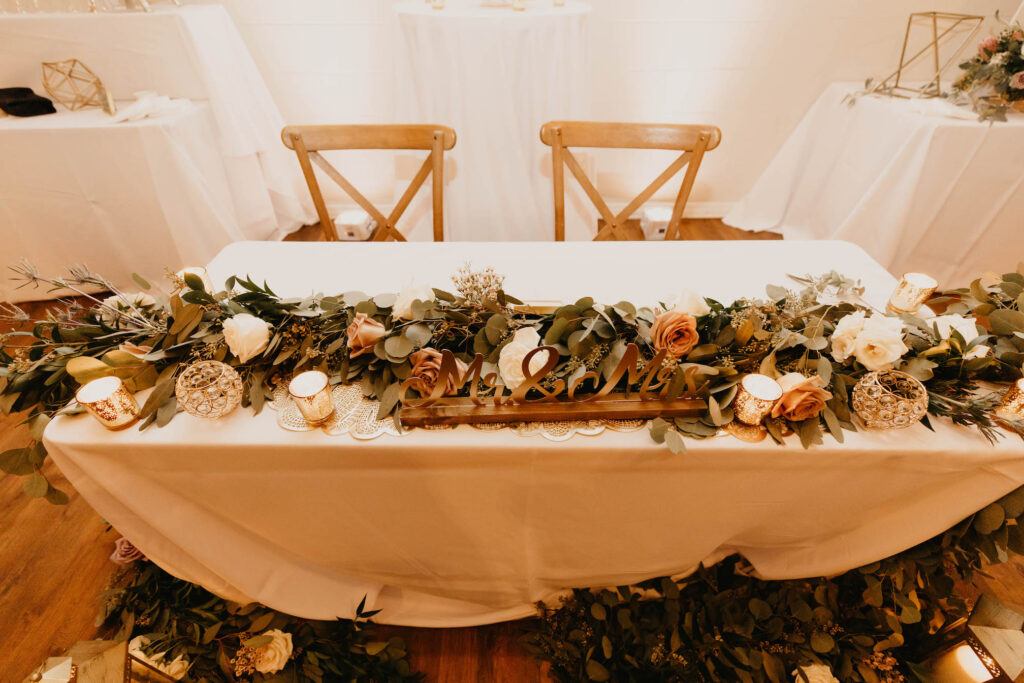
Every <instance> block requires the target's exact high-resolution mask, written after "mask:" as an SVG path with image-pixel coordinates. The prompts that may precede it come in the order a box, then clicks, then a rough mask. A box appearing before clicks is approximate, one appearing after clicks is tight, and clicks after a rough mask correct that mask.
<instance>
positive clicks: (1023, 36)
mask: <svg viewBox="0 0 1024 683" xmlns="http://www.w3.org/2000/svg"><path fill="white" fill-rule="evenodd" d="M1013 39H1014V40H1024V31H1014V32H1013Z"/></svg>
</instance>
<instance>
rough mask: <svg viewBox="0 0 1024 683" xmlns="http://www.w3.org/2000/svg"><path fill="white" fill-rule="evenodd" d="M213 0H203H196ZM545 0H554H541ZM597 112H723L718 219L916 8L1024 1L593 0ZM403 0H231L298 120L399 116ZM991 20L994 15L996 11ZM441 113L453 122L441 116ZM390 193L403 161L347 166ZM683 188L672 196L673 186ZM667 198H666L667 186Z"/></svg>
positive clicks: (613, 185)
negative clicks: (396, 62)
mask: <svg viewBox="0 0 1024 683" xmlns="http://www.w3.org/2000/svg"><path fill="white" fill-rule="evenodd" d="M197 1H205V0H197ZM530 1H531V2H535V3H541V2H549V1H550V0H530ZM590 1H591V3H592V5H593V7H594V12H593V15H592V24H591V31H592V33H591V36H592V49H591V52H592V57H593V84H594V87H593V102H592V117H593V118H594V119H599V120H621V121H657V122H680V123H684V122H694V123H713V124H716V125H718V126H719V127H721V128H722V131H723V142H722V145H721V146H720V147H719V149H718V150H716V151H715V152H712V153H710V154H709V155H708V156H707V157H706V158H705V162H704V167H703V169H702V171H701V175H700V177H699V180H698V184H697V186H696V187H695V189H694V194H693V197H692V200H691V208H692V209H693V211H691V212H689V213H691V214H693V215H706V216H719V215H722V214H723V213H724V211H725V210H726V209H727V208H728V206H729V205H730V204H731V203H732V202H734V201H736V200H738V199H739V198H741V197H742V196H743V195H744V193H745V192H746V191H747V190H748V189H749V188H750V186H751V185H752V184H753V182H754V180H755V179H756V178H757V176H758V175H759V174H760V172H761V171H762V169H763V168H764V167H765V166H766V165H767V164H768V162H769V161H770V160H771V158H772V156H774V154H775V153H776V151H778V149H779V147H780V146H781V145H782V144H783V142H784V141H785V140H786V137H787V136H788V135H789V133H790V132H791V131H792V130H793V128H794V127H795V126H796V124H797V122H798V121H799V120H800V118H801V116H802V115H803V113H804V112H805V111H806V110H807V108H808V107H809V106H810V105H811V103H812V102H813V101H814V99H815V98H816V97H817V96H818V94H819V93H820V92H821V90H822V89H823V88H824V86H825V85H826V84H827V83H829V82H831V81H837V80H848V81H862V80H863V79H864V78H866V77H869V76H885V75H887V74H888V72H890V71H892V70H893V69H894V68H895V64H896V62H897V60H898V57H899V48H900V45H901V43H902V40H903V30H904V28H905V24H906V18H907V15H908V14H909V13H910V12H912V11H927V10H945V11H955V12H971V13H976V14H983V15H986V16H991V15H993V14H994V12H995V10H997V9H999V10H1000V11H1001V13H1002V14H1003V16H1009V15H1011V14H1012V13H1013V11H1014V10H1015V9H1016V6H1017V4H1018V0H927V1H923V2H919V1H912V0H635V1H626V0H590ZM392 2H393V0H226V1H225V4H226V5H227V7H228V9H229V11H230V12H231V13H232V15H233V16H234V18H235V21H236V23H237V24H238V27H239V29H240V30H241V32H242V35H243V36H244V37H245V39H246V41H247V42H248V44H249V47H250V49H251V51H252V53H253V56H254V58H255V59H256V62H257V64H259V66H260V68H261V69H262V70H263V74H264V77H265V78H266V80H267V83H268V84H269V86H270V89H271V91H272V92H273V93H274V95H275V97H276V99H277V101H278V105H279V106H280V108H281V111H282V113H283V114H284V116H285V119H286V120H287V121H288V122H289V123H326V122H333V123H357V122H386V121H391V120H393V109H394V106H393V103H394V98H393V94H392V63H391V50H390V49H389V43H391V41H393V40H395V39H397V31H396V30H395V26H394V22H393V20H392V15H391V12H390V6H391V4H392ZM990 23H991V22H990ZM442 123H443V122H442ZM596 156H597V162H598V169H599V174H600V175H599V179H598V181H599V186H600V188H601V190H602V192H604V193H606V194H608V195H609V196H610V197H617V196H619V197H625V196H626V195H628V193H629V192H630V191H631V190H633V192H634V193H635V192H636V191H639V189H640V188H642V187H643V186H644V185H646V184H647V182H649V181H650V180H651V179H653V177H654V176H655V175H656V174H657V173H658V172H660V170H661V166H663V165H667V164H668V162H669V161H670V159H671V157H663V156H661V155H660V154H659V153H651V154H644V153H636V152H631V153H629V154H625V153H620V152H607V153H601V154H599V155H596ZM340 165H341V166H342V169H343V171H346V172H350V173H353V175H355V176H356V177H357V178H361V179H362V180H363V182H364V183H370V184H371V187H372V189H371V190H370V192H371V193H374V194H378V195H379V194H381V193H385V192H386V191H389V190H385V188H387V187H389V186H388V181H387V178H386V177H387V176H388V174H390V173H391V168H392V166H391V162H390V161H388V160H385V159H381V158H380V157H373V156H361V157H357V158H352V157H351V156H350V157H349V158H348V159H347V161H346V162H343V163H341V164H340ZM674 189H675V188H674V187H673V188H672V189H671V190H670V191H669V193H668V194H669V195H670V194H671V193H672V192H674ZM663 196H664V197H667V196H668V195H663Z"/></svg>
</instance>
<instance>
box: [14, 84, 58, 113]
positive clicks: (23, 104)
mask: <svg viewBox="0 0 1024 683" xmlns="http://www.w3.org/2000/svg"><path fill="white" fill-rule="evenodd" d="M0 109H2V110H3V111H4V112H5V113H7V114H10V115H11V116H40V115H41V114H55V113H57V109H56V108H55V107H54V106H53V102H51V101H50V100H48V99H46V98H45V97H42V96H40V95H36V94H35V93H34V92H32V88H0Z"/></svg>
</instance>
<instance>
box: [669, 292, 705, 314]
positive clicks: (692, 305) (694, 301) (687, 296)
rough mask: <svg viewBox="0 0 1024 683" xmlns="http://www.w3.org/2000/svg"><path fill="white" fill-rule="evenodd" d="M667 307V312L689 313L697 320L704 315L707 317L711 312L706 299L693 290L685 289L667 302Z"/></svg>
mask: <svg viewBox="0 0 1024 683" xmlns="http://www.w3.org/2000/svg"><path fill="white" fill-rule="evenodd" d="M665 305H666V306H667V307H668V309H667V310H669V311H675V312H677V313H689V314H690V315H692V316H693V317H695V318H699V317H700V316H702V315H707V314H708V313H710V312H711V308H709V307H708V304H707V302H706V301H704V297H702V296H701V295H700V294H697V292H695V291H693V290H692V289H684V290H683V291H681V292H679V294H676V295H675V296H673V297H672V298H670V299H668V300H667V301H665Z"/></svg>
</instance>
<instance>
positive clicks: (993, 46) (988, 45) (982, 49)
mask: <svg viewBox="0 0 1024 683" xmlns="http://www.w3.org/2000/svg"><path fill="white" fill-rule="evenodd" d="M998 49H999V39H998V38H996V37H995V36H989V37H988V38H986V39H985V40H983V41H981V42H980V43H978V52H979V53H980V55H979V56H981V57H982V58H983V59H984V60H985V61H988V60H989V59H990V58H991V57H992V55H994V54H995V53H996V50H998Z"/></svg>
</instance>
